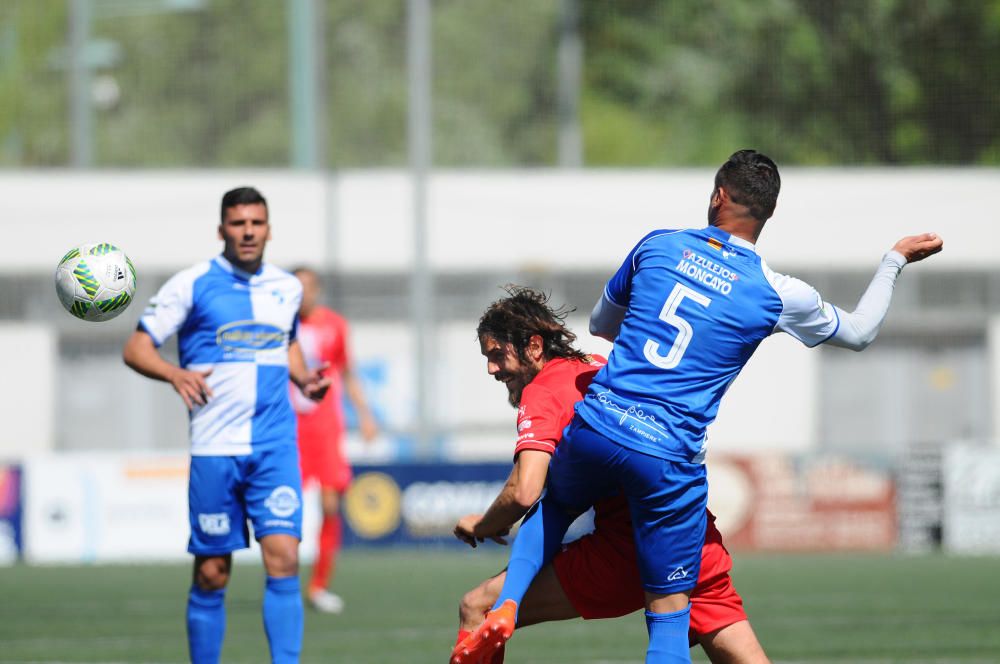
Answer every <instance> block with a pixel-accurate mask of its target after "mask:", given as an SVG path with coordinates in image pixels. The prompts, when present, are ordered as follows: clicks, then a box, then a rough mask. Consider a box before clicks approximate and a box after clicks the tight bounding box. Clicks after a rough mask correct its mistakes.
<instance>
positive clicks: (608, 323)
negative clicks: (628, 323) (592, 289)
mask: <svg viewBox="0 0 1000 664" xmlns="http://www.w3.org/2000/svg"><path fill="white" fill-rule="evenodd" d="M623 320H625V307H623V306H621V305H618V304H615V303H614V302H612V301H611V300H610V299H608V295H607V293H606V292H604V293H601V297H600V299H599V300H597V304H595V305H594V310H593V311H591V312H590V333H591V334H593V335H594V336H595V337H601V338H602V339H607V340H608V341H611V342H614V340H615V338H616V337H617V336H618V330H619V329H621V326H622V321H623Z"/></svg>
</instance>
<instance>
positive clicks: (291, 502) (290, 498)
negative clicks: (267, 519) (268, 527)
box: [264, 486, 300, 518]
mask: <svg viewBox="0 0 1000 664" xmlns="http://www.w3.org/2000/svg"><path fill="white" fill-rule="evenodd" d="M299 505H300V503H299V494H298V493H296V492H295V489H293V488H292V487H290V486H279V487H278V488H277V489H275V490H274V491H272V492H271V495H270V496H268V497H267V500H265V501H264V506H265V507H267V509H269V510H271V514H273V515H274V516H276V517H282V518H283V517H286V516H291V515H293V514H295V510H297V509H299Z"/></svg>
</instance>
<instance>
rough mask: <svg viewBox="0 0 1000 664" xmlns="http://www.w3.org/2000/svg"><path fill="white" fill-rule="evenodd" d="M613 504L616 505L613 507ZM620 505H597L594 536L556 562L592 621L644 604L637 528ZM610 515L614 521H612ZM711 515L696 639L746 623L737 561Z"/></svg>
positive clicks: (694, 607)
mask: <svg viewBox="0 0 1000 664" xmlns="http://www.w3.org/2000/svg"><path fill="white" fill-rule="evenodd" d="M612 502H615V503H616V504H615V505H614V506H613V507H612V506H611V505H609V503H612ZM621 502H622V503H624V500H622V501H621ZM620 507H621V506H619V505H617V500H615V501H605V503H603V504H602V505H598V506H597V507H596V509H597V510H598V512H597V516H596V518H595V523H596V527H595V529H594V532H593V533H590V534H589V535H584V536H583V537H581V538H580V539H578V540H576V541H575V542H571V543H569V544H567V545H566V546H565V547H564V548H563V550H562V551H560V552H559V553H558V554H556V557H555V558H554V559H553V561H552V565H553V568H554V569H555V572H556V576H557V577H558V578H559V584H560V585H561V586H562V588H563V591H564V592H565V593H566V597H567V598H569V601H570V603H571V604H572V605H573V607H574V608H575V609H576V610H577V611H579V613H580V615H581V616H582V617H583V618H584V619H587V620H590V619H594V618H617V617H619V616H624V615H626V614H629V613H632V612H633V611H638V610H639V609H642V608H644V606H645V593H644V592H643V589H642V580H641V579H640V578H639V565H638V561H637V560H636V553H635V541H634V540H633V538H632V524H631V521H630V520H629V518H628V511H627V507H626V508H625V509H624V510H621V509H620ZM611 511H614V512H615V514H614V517H615V518H609V517H611V514H608V512H611ZM602 512H604V515H603V516H602ZM708 517H709V518H708V528H707V530H706V531H705V545H704V547H702V550H701V571H700V572H699V574H698V584H697V585H696V586H695V587H694V590H693V591H692V592H691V635H692V640H694V636H695V635H698V634H708V633H710V632H714V631H716V630H718V629H722V628H723V627H727V626H729V625H732V624H733V623H737V622H739V621H741V620H746V619H747V614H746V612H744V611H743V599H742V598H741V597H740V595H739V593H737V592H736V588H734V587H733V581H732V579H731V578H730V576H729V570H730V569H732V566H733V561H732V558H730V557H729V552H728V551H727V550H726V547H725V546H723V544H722V534H721V533H720V532H719V530H718V528H716V527H715V517H714V516H712V514H711V513H709V515H708Z"/></svg>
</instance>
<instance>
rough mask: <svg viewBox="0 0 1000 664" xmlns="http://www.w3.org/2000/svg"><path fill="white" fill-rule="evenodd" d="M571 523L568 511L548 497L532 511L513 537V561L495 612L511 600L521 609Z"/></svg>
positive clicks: (494, 606) (495, 606) (509, 566)
mask: <svg viewBox="0 0 1000 664" xmlns="http://www.w3.org/2000/svg"><path fill="white" fill-rule="evenodd" d="M571 523H573V519H571V518H570V516H569V514H567V513H566V510H565V509H563V508H562V507H561V506H559V505H557V504H555V503H553V502H551V501H549V500H548V499H547V498H543V499H542V500H541V502H539V503H537V504H536V505H535V506H534V507H533V508H531V511H530V512H528V514H527V516H525V517H524V521H522V522H521V527H520V529H518V531H517V537H515V538H514V545H513V547H512V548H511V552H510V562H509V563H507V577H506V578H505V579H504V582H503V588H501V590H500V597H498V598H497V601H496V604H494V605H493V608H494V609H496V608H499V607H500V605H501V604H503V603H504V601H506V600H508V599H512V600H514V601H515V602H517V605H518V608H519V609H520V606H521V600H522V599H523V598H524V593H526V592H528V586H530V585H531V582H532V580H533V579H534V578H535V575H536V574H538V570H540V569H542V566H544V565H545V563H547V562H549V561H550V560H552V558H553V556H555V555H556V552H558V551H559V547H560V545H561V544H562V539H563V536H564V535H565V534H566V530H567V529H569V526H570V524H571Z"/></svg>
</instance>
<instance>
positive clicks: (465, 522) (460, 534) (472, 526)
mask: <svg viewBox="0 0 1000 664" xmlns="http://www.w3.org/2000/svg"><path fill="white" fill-rule="evenodd" d="M482 520H483V515H482V514H467V515H465V516H463V517H462V518H461V519H459V520H458V523H456V524H455V530H454V533H455V537H457V538H458V539H460V540H462V541H463V542H465V543H466V544H468V545H469V546H471V547H472V548H473V549H475V548H476V535H475V530H476V524H478V523H479V522H480V521H482Z"/></svg>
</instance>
